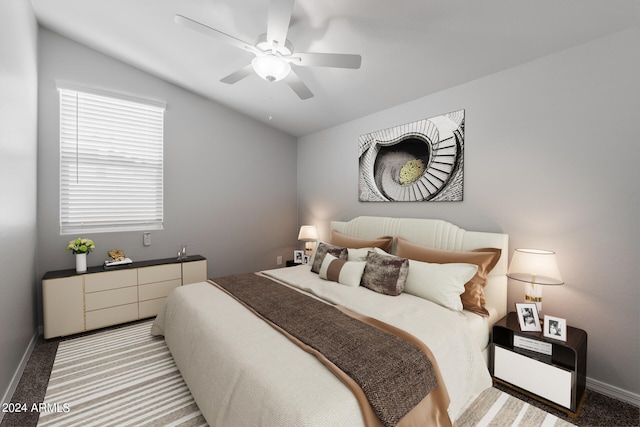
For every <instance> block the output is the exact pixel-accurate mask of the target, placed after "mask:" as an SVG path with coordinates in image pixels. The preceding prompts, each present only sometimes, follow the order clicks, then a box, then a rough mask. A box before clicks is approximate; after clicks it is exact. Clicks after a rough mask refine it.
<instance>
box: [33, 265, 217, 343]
mask: <svg viewBox="0 0 640 427" xmlns="http://www.w3.org/2000/svg"><path fill="white" fill-rule="evenodd" d="M205 280H207V259H206V258H204V257H202V256H200V255H193V256H190V257H188V258H186V259H184V260H180V261H178V260H176V259H175V258H168V259H159V260H153V261H142V262H134V263H132V264H129V265H126V266H121V267H115V268H104V267H90V268H89V269H88V270H87V272H86V273H82V274H78V273H76V272H75V270H60V271H50V272H47V273H46V274H45V275H44V277H43V278H42V301H43V319H44V337H45V338H46V339H49V338H54V337H59V336H65V335H71V334H76V333H79V332H84V331H90V330H93V329H98V328H103V327H105V326H111V325H116V324H119V323H125V322H131V321H133V320H138V319H144V318H147V317H154V316H156V315H157V314H158V312H159V310H160V309H161V308H162V306H163V305H164V301H165V299H166V297H167V295H169V293H170V292H171V291H172V290H173V289H175V288H176V287H178V286H181V285H187V284H189V283H196V282H202V281H205Z"/></svg>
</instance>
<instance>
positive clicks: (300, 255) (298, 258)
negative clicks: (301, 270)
mask: <svg viewBox="0 0 640 427" xmlns="http://www.w3.org/2000/svg"><path fill="white" fill-rule="evenodd" d="M303 261H304V251H300V250H295V251H293V262H295V263H296V264H302V263H303Z"/></svg>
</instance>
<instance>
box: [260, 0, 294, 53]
mask: <svg viewBox="0 0 640 427" xmlns="http://www.w3.org/2000/svg"><path fill="white" fill-rule="evenodd" d="M294 1H295V0H271V1H270V2H269V18H268V21H267V42H271V43H274V44H277V45H278V46H284V44H285V41H286V40H287V32H288V31H289V22H290V21H291V14H292V13H293V3H294Z"/></svg>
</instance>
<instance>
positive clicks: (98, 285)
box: [84, 269, 138, 293]
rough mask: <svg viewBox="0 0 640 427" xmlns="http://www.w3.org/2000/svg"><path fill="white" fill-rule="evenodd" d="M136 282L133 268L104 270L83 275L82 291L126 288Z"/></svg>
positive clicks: (136, 278)
mask: <svg viewBox="0 0 640 427" xmlns="http://www.w3.org/2000/svg"><path fill="white" fill-rule="evenodd" d="M137 284H138V275H137V273H136V270H135V269H131V270H118V271H105V272H104V273H94V274H85V275H84V291H85V292H86V293H90V292H99V291H108V290H109V289H117V288H126V287H128V286H136V285H137Z"/></svg>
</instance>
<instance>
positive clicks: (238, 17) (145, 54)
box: [31, 0, 640, 136]
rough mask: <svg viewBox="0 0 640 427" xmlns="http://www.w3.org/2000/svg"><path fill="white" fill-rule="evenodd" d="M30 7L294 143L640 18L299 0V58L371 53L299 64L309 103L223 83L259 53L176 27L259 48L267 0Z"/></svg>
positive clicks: (498, 1)
mask: <svg viewBox="0 0 640 427" xmlns="http://www.w3.org/2000/svg"><path fill="white" fill-rule="evenodd" d="M31 1H32V4H33V6H34V9H35V13H36V16H37V19H38V21H39V22H40V24H41V25H43V26H44V27H47V28H49V29H51V30H53V31H55V32H57V33H60V34H62V35H64V36H66V37H68V38H70V39H73V40H75V41H78V42H80V43H82V44H85V45H87V46H89V47H91V48H93V49H96V50H98V51H100V52H103V53H106V54H108V55H111V56H113V57H115V58H117V59H119V60H121V61H123V62H125V63H129V64H131V65H133V66H135V67H137V68H139V69H141V70H144V71H146V72H148V73H150V74H153V75H155V76H158V77H160V78H162V79H165V80H167V81H169V82H172V83H174V84H176V85H178V86H181V87H184V88H186V89H188V90H191V91H193V92H195V93H198V94H200V95H202V96H204V97H206V98H209V99H211V100H214V101H216V102H218V103H221V104H223V105H226V106H228V107H229V108H232V109H234V110H237V111H240V112H242V113H244V114H246V115H248V116H250V117H253V118H255V119H257V120H259V121H262V122H264V123H267V124H269V125H270V126H273V127H274V128H277V129H280V130H282V131H284V132H286V133H288V134H291V135H293V136H302V135H306V134H309V133H312V132H315V131H318V130H321V129H325V128H328V127H331V126H334V125H337V124H340V123H343V122H347V121H349V120H353V119H355V118H358V117H362V116H365V115H367V114H370V113H373V112H376V111H380V110H383V109H385V108H389V107H392V106H394V105H397V104H401V103H403V102H407V101H410V100H412V99H416V98H419V97H422V96H425V95H428V94H431V93H434V92H437V91H440V90H443V89H446V88H449V87H453V86H456V85H459V84H462V83H465V82H468V81H471V80H474V79H477V78H480V77H483V76H486V75H489V74H492V73H495V72H498V71H500V70H504V69H507V68H511V67H514V66H517V65H519V64H523V63H525V62H528V61H531V60H533V59H535V58H539V57H542V56H545V55H549V54H552V53H554V52H558V51H561V50H564V49H567V48H570V47H573V46H577V45H579V44H583V43H586V42H588V41H591V40H594V39H597V38H600V37H603V36H606V35H609V34H613V33H615V32H618V31H621V30H624V29H626V28H630V27H632V26H637V25H639V22H640V1H638V0H395V1H389V0H349V1H347V0H297V1H296V4H295V6H294V10H293V17H292V22H291V26H290V29H289V33H288V36H287V38H288V39H289V40H290V41H291V42H292V43H293V46H294V48H295V49H296V50H297V51H302V52H328V53H356V54H361V55H362V66H361V68H360V69H358V70H344V69H334V68H307V67H305V68H301V67H296V68H295V70H296V72H297V74H298V75H299V76H300V77H301V78H302V79H303V80H304V82H305V83H306V84H307V86H308V87H309V88H310V89H311V91H312V92H313V93H314V94H315V96H314V97H313V98H311V99H308V100H304V101H303V100H300V99H299V98H298V97H297V96H296V95H295V93H294V92H293V91H292V90H291V89H290V88H289V87H288V86H287V85H286V84H284V83H283V82H275V83H268V82H266V81H264V80H261V79H260V78H259V77H258V76H256V75H251V76H249V77H248V78H246V79H244V80H241V81H240V82H238V83H236V84H235V85H227V84H224V83H221V82H220V81H219V80H220V79H221V78H222V77H224V76H226V75H228V74H229V73H231V72H233V71H235V70H237V69H239V68H241V67H243V66H244V65H246V64H248V63H249V62H250V61H251V59H252V58H253V55H252V54H250V53H248V52H245V51H242V50H240V49H238V48H236V47H233V46H231V45H228V44H226V43H223V42H220V41H218V40H215V39H212V38H208V37H207V36H205V35H203V34H200V33H197V32H194V31H191V30H189V29H186V28H184V27H181V26H179V25H176V24H175V23H174V20H173V19H174V15H175V14H177V13H178V14H182V15H185V16H187V17H190V18H192V19H194V20H197V21H200V22H202V23H205V24H206V25H208V26H210V27H213V28H216V29H218V30H220V31H223V32H225V33H227V34H230V35H232V36H234V37H236V38H239V39H241V40H244V41H247V42H249V43H251V44H253V43H254V42H255V40H256V37H257V36H258V35H259V34H261V33H264V32H266V22H267V9H268V3H269V2H268V0H226V1H223V0H188V1H185V0H31ZM639 48H640V47H639ZM584 72H588V70H584ZM523 84H526V83H525V82H523ZM269 116H272V119H271V120H269Z"/></svg>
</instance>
